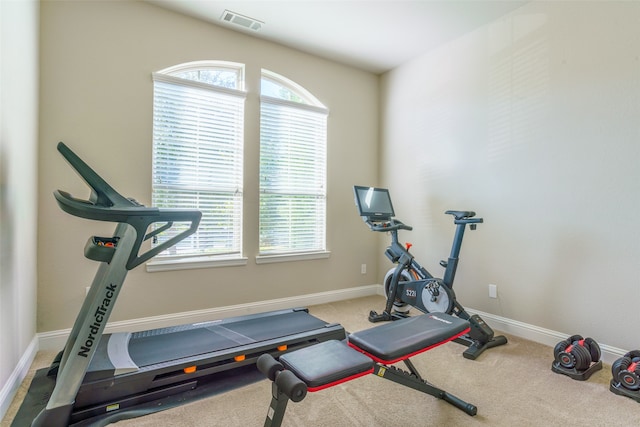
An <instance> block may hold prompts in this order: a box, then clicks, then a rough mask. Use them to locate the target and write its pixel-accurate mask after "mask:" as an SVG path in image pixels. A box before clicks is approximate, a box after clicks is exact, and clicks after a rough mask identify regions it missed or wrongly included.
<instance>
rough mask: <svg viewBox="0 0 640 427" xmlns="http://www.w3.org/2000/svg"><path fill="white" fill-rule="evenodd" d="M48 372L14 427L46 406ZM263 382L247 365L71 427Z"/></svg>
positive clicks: (38, 379) (39, 376)
mask: <svg viewBox="0 0 640 427" xmlns="http://www.w3.org/2000/svg"><path fill="white" fill-rule="evenodd" d="M47 370H48V368H45V369H40V370H38V371H37V372H36V375H35V376H34V378H33V381H32V382H31V385H30V387H29V391H28V393H27V396H26V397H25V399H24V401H23V402H22V405H21V406H20V409H19V410H18V413H17V414H16V417H15V418H14V420H13V423H12V424H11V427H28V426H30V425H31V422H32V421H33V419H34V418H35V417H36V416H37V415H38V413H39V412H40V411H41V410H42V409H43V408H44V407H45V406H46V404H47V401H48V399H49V396H50V395H51V392H52V390H53V387H54V385H55V383H54V381H53V379H51V378H50V377H48V376H47ZM262 379H264V375H262V374H261V373H260V372H259V371H258V369H257V368H256V366H255V365H247V366H243V367H239V368H236V369H232V370H228V371H223V372H219V373H216V374H213V375H210V376H208V377H206V378H199V379H198V386H197V387H196V388H195V389H193V390H188V391H184V392H181V393H178V394H174V395H172V396H168V397H163V398H160V399H157V400H153V401H150V402H146V403H143V404H141V405H138V406H134V407H131V408H126V409H121V410H118V411H114V412H110V413H108V414H104V415H100V416H96V417H93V418H89V419H86V420H83V421H78V422H76V423H75V424H71V426H73V427H86V426H92V427H102V426H106V425H108V424H110V423H114V422H117V421H119V420H124V419H128V418H136V417H141V416H143V415H147V414H151V413H154V412H159V411H164V410H166V409H171V408H174V407H176V406H179V405H183V404H185V403H188V402H193V401H196V400H199V399H204V398H207V397H210V396H213V395H216V394H219V393H225V392H227V391H230V390H233V389H236V388H239V387H242V386H245V385H248V384H251V383H255V382H257V381H260V380H262Z"/></svg>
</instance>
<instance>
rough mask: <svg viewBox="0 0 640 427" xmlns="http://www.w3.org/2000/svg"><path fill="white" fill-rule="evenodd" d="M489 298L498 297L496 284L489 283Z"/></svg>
mask: <svg viewBox="0 0 640 427" xmlns="http://www.w3.org/2000/svg"><path fill="white" fill-rule="evenodd" d="M489 298H498V286H497V285H489Z"/></svg>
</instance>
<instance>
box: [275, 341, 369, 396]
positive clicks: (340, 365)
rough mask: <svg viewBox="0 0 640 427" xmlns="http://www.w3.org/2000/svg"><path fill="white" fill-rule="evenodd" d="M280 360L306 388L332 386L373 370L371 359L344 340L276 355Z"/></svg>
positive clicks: (313, 389)
mask: <svg viewBox="0 0 640 427" xmlns="http://www.w3.org/2000/svg"><path fill="white" fill-rule="evenodd" d="M280 363H282V364H283V365H284V367H285V368H286V369H289V370H290V371H292V372H293V373H294V374H296V376H297V377H298V378H300V379H301V380H302V381H304V382H305V383H306V384H307V387H308V390H309V391H318V390H322V389H325V388H329V387H332V386H334V385H336V384H339V383H343V382H346V381H349V380H352V379H354V378H358V377H361V376H363V375H367V374H370V373H371V372H373V361H372V360H371V359H370V358H369V357H367V356H365V355H364V354H362V353H359V352H357V351H354V350H353V349H351V348H350V347H349V346H348V345H347V344H346V343H345V342H343V341H337V340H330V341H324V342H322V343H320V344H316V345H312V346H309V347H305V348H301V349H300V350H296V351H292V352H290V353H285V354H283V355H282V356H280Z"/></svg>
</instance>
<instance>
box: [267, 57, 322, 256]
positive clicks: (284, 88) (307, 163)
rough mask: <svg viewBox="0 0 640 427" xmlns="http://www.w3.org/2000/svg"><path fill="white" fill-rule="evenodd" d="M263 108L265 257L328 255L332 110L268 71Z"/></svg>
mask: <svg viewBox="0 0 640 427" xmlns="http://www.w3.org/2000/svg"><path fill="white" fill-rule="evenodd" d="M260 100H261V104H260V215H259V222H260V226H259V233H260V237H259V241H260V248H259V253H260V255H264V256H268V255H286V254H296V253H308V252H321V251H326V200H327V191H326V190H327V186H326V181H327V178H326V172H327V171H326V170H327V115H328V111H327V109H326V108H325V107H324V106H322V104H320V103H319V102H318V101H317V100H316V99H315V98H314V97H313V96H312V95H311V94H310V93H308V92H306V91H305V90H304V89H303V88H301V87H300V86H298V85H296V84H295V83H293V82H291V81H289V80H287V79H286V78H284V77H282V76H278V75H277V74H275V73H272V72H269V71H267V70H263V74H262V85H261V98H260Z"/></svg>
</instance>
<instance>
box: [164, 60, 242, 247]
mask: <svg viewBox="0 0 640 427" xmlns="http://www.w3.org/2000/svg"><path fill="white" fill-rule="evenodd" d="M153 88H154V96H153V192H152V193H153V194H152V197H153V205H154V206H158V207H163V208H181V207H183V208H189V209H193V208H196V209H199V210H200V211H202V214H203V216H202V221H201V223H200V227H199V228H198V231H197V232H196V233H195V234H193V235H192V236H191V237H190V238H188V239H185V240H183V241H182V242H180V243H179V244H178V245H176V246H174V247H173V248H172V249H170V251H171V252H170V253H163V254H162V255H161V256H164V257H174V258H177V257H189V258H191V257H193V256H217V257H220V256H231V257H238V256H239V255H241V253H242V238H241V237H242V194H243V182H242V179H243V142H244V141H243V140H244V135H243V133H244V102H245V97H246V93H245V92H244V66H243V65H242V64H236V63H230V62H222V61H199V62H192V63H187V64H181V65H178V66H175V67H171V68H167V69H165V70H162V71H159V72H157V73H154V74H153ZM170 237H171V236H166V237H165V239H168V238H170ZM156 243H161V242H156Z"/></svg>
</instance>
